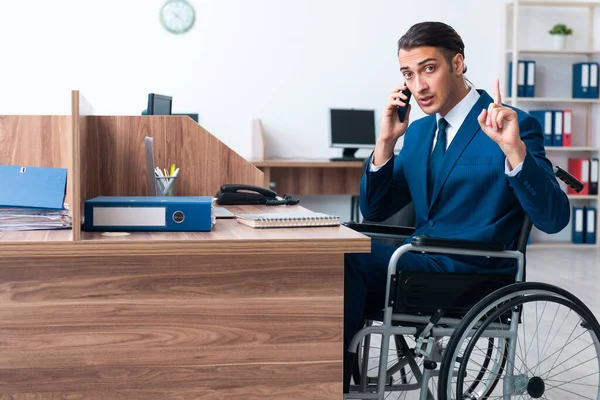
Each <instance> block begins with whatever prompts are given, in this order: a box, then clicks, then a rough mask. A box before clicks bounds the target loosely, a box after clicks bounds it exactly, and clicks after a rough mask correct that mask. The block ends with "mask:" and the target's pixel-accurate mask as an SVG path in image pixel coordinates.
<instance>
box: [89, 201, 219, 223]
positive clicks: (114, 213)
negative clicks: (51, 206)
mask: <svg viewBox="0 0 600 400" xmlns="http://www.w3.org/2000/svg"><path fill="white" fill-rule="evenodd" d="M211 228H212V197H211V196H101V197H96V198H94V199H90V200H86V201H85V203H84V222H83V229H84V230H86V231H179V232H182V231H183V232H194V231H200V232H209V231H210V230H211Z"/></svg>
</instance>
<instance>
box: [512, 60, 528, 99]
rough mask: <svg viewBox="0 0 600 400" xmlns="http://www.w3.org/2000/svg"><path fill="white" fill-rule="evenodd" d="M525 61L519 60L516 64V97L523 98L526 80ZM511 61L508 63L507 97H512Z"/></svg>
mask: <svg viewBox="0 0 600 400" xmlns="http://www.w3.org/2000/svg"><path fill="white" fill-rule="evenodd" d="M525 67H526V65H525V61H521V60H519V62H518V64H517V96H518V97H525V82H526V80H527V77H526V73H527V68H525ZM512 95H513V94H512V61H510V62H509V63H508V96H509V97H512Z"/></svg>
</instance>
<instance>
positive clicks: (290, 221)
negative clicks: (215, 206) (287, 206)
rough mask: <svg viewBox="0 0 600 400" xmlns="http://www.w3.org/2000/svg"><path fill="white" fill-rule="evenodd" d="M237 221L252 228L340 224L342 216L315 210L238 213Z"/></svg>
mask: <svg viewBox="0 0 600 400" xmlns="http://www.w3.org/2000/svg"><path fill="white" fill-rule="evenodd" d="M235 218H236V220H237V222H239V223H240V224H244V225H247V226H250V227H252V228H296V227H298V228H300V227H313V226H338V225H339V224H340V217H338V216H337V215H327V214H322V213H315V212H301V213H287V212H284V213H262V214H236V216H235Z"/></svg>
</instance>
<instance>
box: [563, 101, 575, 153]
mask: <svg viewBox="0 0 600 400" xmlns="http://www.w3.org/2000/svg"><path fill="white" fill-rule="evenodd" d="M572 121H573V110H571V109H565V110H563V137H562V145H563V147H571V146H572V145H573V142H572V135H573V122H572Z"/></svg>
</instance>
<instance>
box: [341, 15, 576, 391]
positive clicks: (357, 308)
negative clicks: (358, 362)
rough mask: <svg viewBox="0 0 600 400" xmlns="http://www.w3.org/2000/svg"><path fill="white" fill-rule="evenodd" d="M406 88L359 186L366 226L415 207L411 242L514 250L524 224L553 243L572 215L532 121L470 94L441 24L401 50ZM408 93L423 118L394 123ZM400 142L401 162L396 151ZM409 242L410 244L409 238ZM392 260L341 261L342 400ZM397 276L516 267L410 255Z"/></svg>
mask: <svg viewBox="0 0 600 400" xmlns="http://www.w3.org/2000/svg"><path fill="white" fill-rule="evenodd" d="M398 60H399V63H400V72H401V73H402V76H403V78H404V80H405V85H402V86H398V87H396V88H394V90H393V91H392V92H391V93H390V95H389V98H388V100H387V104H386V107H385V110H384V112H383V117H382V120H381V129H380V134H379V138H378V140H377V144H376V146H375V150H374V152H373V154H372V155H371V157H370V160H369V161H368V165H369V166H368V168H367V169H366V171H365V174H364V176H363V178H362V181H361V193H360V205H361V212H362V214H363V216H364V217H365V218H366V219H368V220H371V221H383V220H384V219H386V218H388V217H390V216H392V215H393V214H395V213H396V212H397V211H399V210H400V209H402V208H403V207H404V206H405V205H407V204H408V203H409V202H411V201H412V202H413V204H414V208H415V216H416V226H415V228H416V232H415V235H429V236H432V237H441V238H453V239H466V240H475V241H483V242H500V243H505V244H506V245H507V246H508V248H512V249H514V248H516V243H517V241H518V236H519V230H520V228H521V225H522V222H523V218H524V215H525V214H527V215H528V216H529V218H530V219H531V221H532V223H533V224H534V226H536V227H537V228H539V229H540V230H542V231H544V232H546V233H556V232H559V231H560V230H562V229H563V228H564V227H565V226H566V225H567V224H568V222H569V218H570V205H569V200H568V198H567V196H566V194H565V193H564V192H563V191H562V190H561V188H560V186H559V185H558V182H557V180H556V178H555V177H554V173H553V170H552V164H551V163H550V161H548V159H547V158H546V154H545V150H544V138H543V134H542V130H541V126H540V124H539V123H538V121H537V120H536V119H535V118H534V117H532V116H530V115H529V114H527V113H526V112H524V111H522V110H519V109H516V108H512V107H508V106H505V105H503V104H502V99H501V97H500V87H499V82H498V80H496V88H495V98H494V99H492V97H490V95H488V94H487V93H486V92H485V91H484V90H477V89H475V88H474V87H472V86H471V85H470V84H469V82H468V81H467V79H466V78H465V76H464V73H465V72H466V71H467V67H466V65H465V61H464V44H463V41H462V39H461V37H460V36H459V35H458V33H456V31H455V30H454V29H453V28H452V27H450V26H448V25H446V24H444V23H440V22H424V23H419V24H416V25H414V26H412V27H411V28H410V29H409V30H408V31H407V32H406V34H405V35H404V36H402V38H400V40H399V41H398ZM405 88H408V89H409V90H410V91H411V93H412V96H413V99H414V101H416V102H417V104H418V105H419V107H420V108H421V109H422V110H423V111H424V112H425V113H426V114H428V116H426V117H424V118H421V119H419V120H416V121H413V123H412V124H410V126H409V119H410V108H411V105H408V107H407V113H406V117H405V119H404V122H400V120H399V118H398V113H397V106H405V105H407V104H406V100H407V98H406V96H405V95H404V94H403V93H402V91H403V90H404V89H405ZM402 136H404V144H403V147H402V150H401V152H400V153H399V154H398V155H397V156H396V157H394V146H395V145H396V142H397V141H398V139H399V138H400V137H402ZM409 240H410V238H409ZM394 250H396V249H395V248H393V247H391V246H386V245H383V244H380V243H377V242H372V252H371V253H365V254H348V255H347V256H346V259H345V293H344V295H345V304H344V306H345V310H344V314H345V316H344V328H345V332H344V346H345V351H346V353H345V355H344V364H345V366H344V391H345V392H347V391H348V385H349V382H350V375H351V371H352V363H353V362H354V360H353V354H351V353H349V352H348V351H347V349H348V345H349V343H350V340H351V339H352V337H353V336H354V335H355V334H356V333H357V332H358V331H359V329H360V328H361V327H362V325H363V323H364V320H363V317H364V315H365V314H366V313H368V312H371V311H377V310H380V309H382V308H383V306H384V304H383V303H384V296H385V287H386V279H387V277H386V275H387V268H388V262H389V260H390V258H391V255H392V253H393V252H394ZM397 269H398V270H420V271H431V272H462V273H464V272H466V273H486V272H494V273H498V272H500V273H502V272H504V273H509V274H510V273H512V274H514V273H515V266H514V264H513V263H510V262H506V261H502V260H500V259H487V258H481V257H466V256H450V255H434V254H420V253H412V252H411V253H406V254H405V255H404V256H402V257H401V258H400V260H399V262H398V266H397Z"/></svg>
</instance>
